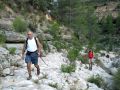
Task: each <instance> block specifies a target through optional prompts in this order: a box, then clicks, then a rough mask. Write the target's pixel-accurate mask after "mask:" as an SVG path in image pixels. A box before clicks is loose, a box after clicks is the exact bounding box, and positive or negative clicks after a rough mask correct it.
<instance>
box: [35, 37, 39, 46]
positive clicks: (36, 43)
mask: <svg viewBox="0 0 120 90" xmlns="http://www.w3.org/2000/svg"><path fill="white" fill-rule="evenodd" d="M34 38H35V42H36V45H37V48H38V47H39V45H38V40H37V37H34Z"/></svg>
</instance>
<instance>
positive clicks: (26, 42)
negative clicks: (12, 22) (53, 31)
mask: <svg viewBox="0 0 120 90" xmlns="http://www.w3.org/2000/svg"><path fill="white" fill-rule="evenodd" d="M34 39H35V42H36V45H37V48H38V43H37V38H36V37H34ZM27 45H28V38H27V39H26V41H25V49H27Z"/></svg>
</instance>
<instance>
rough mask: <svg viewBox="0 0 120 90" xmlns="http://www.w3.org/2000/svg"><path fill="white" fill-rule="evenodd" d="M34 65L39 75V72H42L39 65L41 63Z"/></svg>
mask: <svg viewBox="0 0 120 90" xmlns="http://www.w3.org/2000/svg"><path fill="white" fill-rule="evenodd" d="M34 66H35V67H36V68H37V75H39V74H40V67H39V65H38V64H36V65H34Z"/></svg>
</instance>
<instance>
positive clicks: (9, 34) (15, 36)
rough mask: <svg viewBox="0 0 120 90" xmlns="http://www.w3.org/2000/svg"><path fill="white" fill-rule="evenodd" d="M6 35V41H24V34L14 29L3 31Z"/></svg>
mask: <svg viewBox="0 0 120 90" xmlns="http://www.w3.org/2000/svg"><path fill="white" fill-rule="evenodd" d="M5 35H6V42H16V43H19V42H24V41H25V38H26V37H25V35H23V34H20V33H17V32H14V31H5Z"/></svg>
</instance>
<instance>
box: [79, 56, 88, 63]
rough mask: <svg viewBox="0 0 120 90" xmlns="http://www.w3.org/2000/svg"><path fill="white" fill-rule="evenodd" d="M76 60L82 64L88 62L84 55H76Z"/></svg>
mask: <svg viewBox="0 0 120 90" xmlns="http://www.w3.org/2000/svg"><path fill="white" fill-rule="evenodd" d="M78 60H80V61H81V62H82V63H83V64H88V63H89V60H88V58H86V57H82V56H78Z"/></svg>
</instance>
